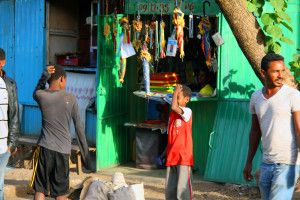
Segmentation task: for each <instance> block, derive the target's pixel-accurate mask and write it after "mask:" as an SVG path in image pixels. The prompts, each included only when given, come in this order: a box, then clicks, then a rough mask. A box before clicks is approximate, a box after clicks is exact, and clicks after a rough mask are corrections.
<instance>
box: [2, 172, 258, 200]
mask: <svg viewBox="0 0 300 200" xmlns="http://www.w3.org/2000/svg"><path fill="white" fill-rule="evenodd" d="M117 171H118V172H122V173H123V174H124V176H125V179H126V182H127V183H128V184H134V183H141V182H143V183H144V189H145V198H146V199H149V200H160V199H164V187H165V185H164V177H165V170H145V169H137V168H134V167H132V166H118V167H114V168H109V169H105V170H102V171H100V172H98V173H93V174H81V175H77V174H76V173H75V172H71V173H70V187H71V190H72V189H74V188H78V187H79V186H80V184H81V183H82V181H83V180H84V179H85V178H86V177H89V176H92V177H98V178H100V179H101V180H105V181H110V180H111V177H112V174H113V173H114V172H117ZM31 175H32V170H29V169H22V168H10V169H8V170H7V173H6V175H5V188H4V193H5V199H8V200H25V199H33V195H32V193H31V194H30V190H29V189H28V183H29V180H30V178H31ZM193 190H194V199H259V194H258V191H257V188H253V187H245V186H243V187H242V186H238V185H230V184H216V183H211V182H204V181H201V180H200V179H199V178H198V177H197V176H195V177H194V181H193ZM74 196H76V195H75V194H74V195H73V199H76V197H74ZM47 199H51V198H47Z"/></svg>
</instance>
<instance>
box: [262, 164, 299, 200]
mask: <svg viewBox="0 0 300 200" xmlns="http://www.w3.org/2000/svg"><path fill="white" fill-rule="evenodd" d="M298 176H299V165H287V164H266V163H262V164H261V166H260V178H259V189H260V192H261V196H262V199H263V200H281V199H282V200H289V199H292V197H293V193H294V188H295V184H296V182H297V179H298Z"/></svg>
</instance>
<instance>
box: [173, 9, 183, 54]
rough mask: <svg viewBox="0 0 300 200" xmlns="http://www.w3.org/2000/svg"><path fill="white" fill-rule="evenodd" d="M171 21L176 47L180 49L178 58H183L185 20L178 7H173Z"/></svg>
mask: <svg viewBox="0 0 300 200" xmlns="http://www.w3.org/2000/svg"><path fill="white" fill-rule="evenodd" d="M172 22H173V24H174V26H175V28H176V37H177V43H178V48H179V50H180V58H181V59H183V57H184V48H183V47H184V40H183V38H184V32H183V28H184V26H185V22H184V13H183V12H182V11H181V10H180V9H179V8H175V9H174V11H173V21H172Z"/></svg>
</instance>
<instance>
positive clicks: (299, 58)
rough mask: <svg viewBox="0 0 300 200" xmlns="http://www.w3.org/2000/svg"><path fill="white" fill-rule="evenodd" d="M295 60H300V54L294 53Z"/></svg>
mask: <svg viewBox="0 0 300 200" xmlns="http://www.w3.org/2000/svg"><path fill="white" fill-rule="evenodd" d="M293 60H294V61H297V62H298V61H299V60H300V54H294V55H293Z"/></svg>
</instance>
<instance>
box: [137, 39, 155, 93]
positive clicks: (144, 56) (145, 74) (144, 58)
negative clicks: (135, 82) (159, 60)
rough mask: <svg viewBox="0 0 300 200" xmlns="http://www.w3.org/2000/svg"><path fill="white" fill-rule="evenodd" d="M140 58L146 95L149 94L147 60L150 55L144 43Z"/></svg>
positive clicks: (148, 60)
mask: <svg viewBox="0 0 300 200" xmlns="http://www.w3.org/2000/svg"><path fill="white" fill-rule="evenodd" d="M140 59H141V60H142V64H143V77H144V85H145V92H146V95H147V96H150V65H149V62H150V61H151V59H152V57H151V55H150V53H149V52H148V48H147V44H146V42H145V43H144V45H143V47H142V50H141V55H140Z"/></svg>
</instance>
